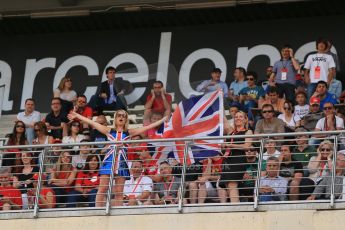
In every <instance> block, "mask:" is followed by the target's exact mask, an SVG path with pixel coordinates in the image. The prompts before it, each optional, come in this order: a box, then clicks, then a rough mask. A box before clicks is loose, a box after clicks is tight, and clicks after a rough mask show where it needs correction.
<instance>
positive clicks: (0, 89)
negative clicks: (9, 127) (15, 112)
mask: <svg viewBox="0 0 345 230" xmlns="http://www.w3.org/2000/svg"><path fill="white" fill-rule="evenodd" d="M4 95H5V85H0V118H1V115H2V105H3V104H4Z"/></svg>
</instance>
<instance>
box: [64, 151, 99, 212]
mask: <svg viewBox="0 0 345 230" xmlns="http://www.w3.org/2000/svg"><path fill="white" fill-rule="evenodd" d="M81 148H82V147H81ZM80 151H82V149H81V150H80ZM98 170H99V158H98V156H97V155H88V156H87V158H86V163H85V167H84V168H83V169H81V170H80V171H79V172H78V174H77V178H76V181H75V187H74V189H73V190H72V191H70V192H69V193H68V198H67V207H69V208H72V207H76V205H77V204H78V203H80V202H87V203H86V204H87V205H88V206H89V207H95V201H96V194H97V191H98V186H99V175H98Z"/></svg>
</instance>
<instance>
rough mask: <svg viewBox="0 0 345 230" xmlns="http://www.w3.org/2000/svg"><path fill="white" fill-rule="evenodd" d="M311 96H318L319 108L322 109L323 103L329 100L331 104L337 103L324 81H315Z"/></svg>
mask: <svg viewBox="0 0 345 230" xmlns="http://www.w3.org/2000/svg"><path fill="white" fill-rule="evenodd" d="M313 97H318V98H320V108H321V109H322V108H323V106H324V104H325V103H327V102H329V103H332V104H333V105H335V104H337V103H338V101H337V98H336V96H335V95H334V94H332V93H329V92H328V86H327V83H326V82H325V81H319V82H317V83H316V89H315V92H314V94H313Z"/></svg>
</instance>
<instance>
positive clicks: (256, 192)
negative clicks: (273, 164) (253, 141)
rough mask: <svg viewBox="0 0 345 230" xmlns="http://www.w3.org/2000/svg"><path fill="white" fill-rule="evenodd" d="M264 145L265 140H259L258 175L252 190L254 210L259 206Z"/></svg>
mask: <svg viewBox="0 0 345 230" xmlns="http://www.w3.org/2000/svg"><path fill="white" fill-rule="evenodd" d="M264 145H265V140H264V139H263V138H261V140H260V152H259V159H258V175H257V178H256V180H255V188H254V209H255V210H257V209H258V205H259V188H260V177H261V166H262V159H263V153H264Z"/></svg>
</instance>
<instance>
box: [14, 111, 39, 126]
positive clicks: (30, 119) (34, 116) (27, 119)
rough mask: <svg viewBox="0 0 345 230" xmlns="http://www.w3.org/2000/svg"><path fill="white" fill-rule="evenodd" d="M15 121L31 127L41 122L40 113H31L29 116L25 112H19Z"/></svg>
mask: <svg viewBox="0 0 345 230" xmlns="http://www.w3.org/2000/svg"><path fill="white" fill-rule="evenodd" d="M17 119H18V120H19V121H22V122H24V124H25V125H32V123H34V122H38V121H40V120H41V113H40V112H38V111H33V112H32V113H31V114H29V115H26V114H25V112H20V113H18V115H17Z"/></svg>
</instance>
